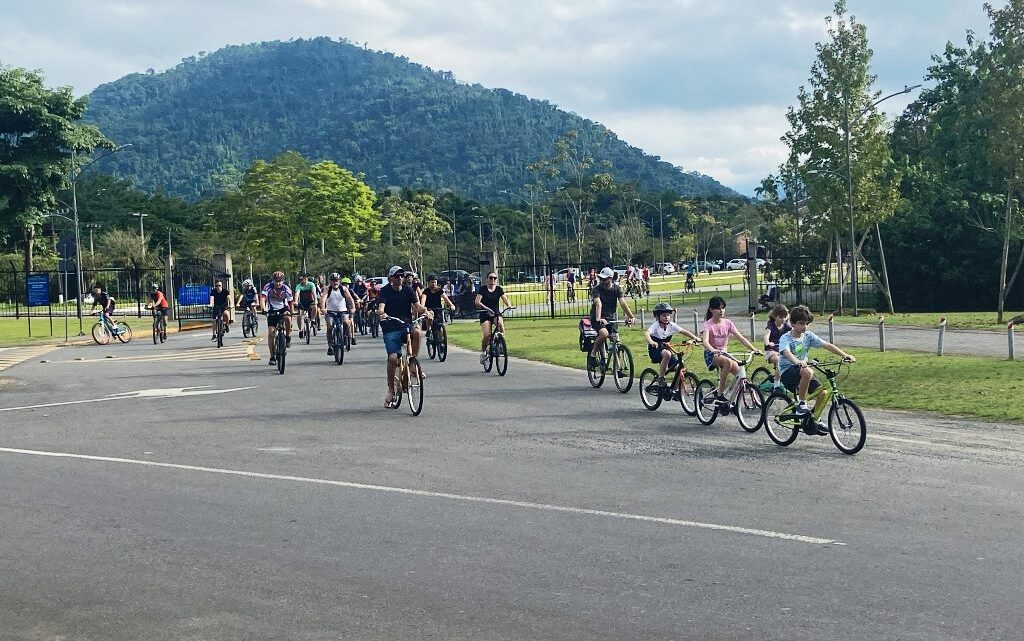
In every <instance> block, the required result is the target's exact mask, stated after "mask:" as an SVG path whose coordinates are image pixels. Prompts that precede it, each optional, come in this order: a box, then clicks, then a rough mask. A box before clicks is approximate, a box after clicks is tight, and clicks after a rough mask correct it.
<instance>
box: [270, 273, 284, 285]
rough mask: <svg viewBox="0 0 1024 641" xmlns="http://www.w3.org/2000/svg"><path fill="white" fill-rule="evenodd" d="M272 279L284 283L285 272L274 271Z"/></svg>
mask: <svg viewBox="0 0 1024 641" xmlns="http://www.w3.org/2000/svg"><path fill="white" fill-rule="evenodd" d="M272 279H273V280H274V281H276V282H279V283H283V282H284V272H281V271H277V272H274V275H273V277H272Z"/></svg>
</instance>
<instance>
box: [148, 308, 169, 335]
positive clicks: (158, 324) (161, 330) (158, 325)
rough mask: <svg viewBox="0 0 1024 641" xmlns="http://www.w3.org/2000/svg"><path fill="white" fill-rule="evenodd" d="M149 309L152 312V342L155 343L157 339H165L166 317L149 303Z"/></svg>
mask: <svg viewBox="0 0 1024 641" xmlns="http://www.w3.org/2000/svg"><path fill="white" fill-rule="evenodd" d="M149 309H150V310H151V313H152V314H153V344H154V345H156V344H157V342H158V341H159V342H161V343H162V342H164V341H166V340H167V318H165V317H164V314H163V312H162V311H161V310H160V309H159V308H156V307H153V306H152V305H150V306H149Z"/></svg>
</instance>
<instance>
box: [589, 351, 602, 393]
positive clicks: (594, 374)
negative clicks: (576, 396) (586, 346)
mask: <svg viewBox="0 0 1024 641" xmlns="http://www.w3.org/2000/svg"><path fill="white" fill-rule="evenodd" d="M604 349H605V348H604V345H602V346H601V351H600V352H598V354H597V356H594V357H593V358H594V359H595V361H596V363H595V364H594V366H593V367H591V366H590V358H591V356H590V352H587V380H589V381H590V386H591V387H593V388H594V389H600V387H601V386H602V385H604V377H605V368H604V359H603V358H602V354H603V352H604Z"/></svg>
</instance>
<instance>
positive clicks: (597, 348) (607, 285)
mask: <svg viewBox="0 0 1024 641" xmlns="http://www.w3.org/2000/svg"><path fill="white" fill-rule="evenodd" d="M598 277H599V278H600V282H599V283H598V285H597V287H595V288H594V291H593V292H591V297H592V299H593V303H592V304H591V307H590V322H591V324H592V325H593V327H594V329H596V330H597V338H595V339H594V344H593V346H592V347H591V348H590V354H589V355H588V357H587V365H588V367H593V366H594V365H595V364H596V362H597V359H598V358H599V355H600V354H601V347H602V346H603V345H604V342H605V341H606V340H608V336H609V335H611V334H616V333H618V332H617V331H616V329H615V325H609V324H608V322H609V321H614V320H615V319H616V312H615V305H616V304H618V305H619V306H621V307H622V311H623V312H624V313H625V314H626V324H627V325H632V324H633V321H634V320H635V318H636V317H635V316H633V312H631V311H630V309H629V304H628V303H626V295H625V294H623V293H622V288H620V287H619V286H618V285H616V284H615V283H614V282H613V279H614V278H615V270H613V269H612V268H611V267H605V268H604V269H602V270H601V272H600V273H599V274H598Z"/></svg>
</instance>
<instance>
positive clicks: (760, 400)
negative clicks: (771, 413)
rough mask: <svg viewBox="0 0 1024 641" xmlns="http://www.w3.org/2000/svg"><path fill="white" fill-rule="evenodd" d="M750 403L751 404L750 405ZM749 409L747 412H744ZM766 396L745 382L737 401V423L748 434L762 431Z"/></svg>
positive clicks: (748, 382) (755, 386)
mask: <svg viewBox="0 0 1024 641" xmlns="http://www.w3.org/2000/svg"><path fill="white" fill-rule="evenodd" d="M748 401H749V404H748ZM744 408H747V411H744ZM763 409H764V394H762V393H761V390H760V389H758V387H757V385H754V384H753V383H751V382H750V381H745V382H744V383H743V387H742V388H741V389H740V394H739V398H737V399H736V422H737V423H739V424H740V428H742V429H743V431H744V432H747V433H748V434H753V433H754V432H756V431H757V430H759V429H761V416H762V414H763V413H764V412H762V410H763Z"/></svg>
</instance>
